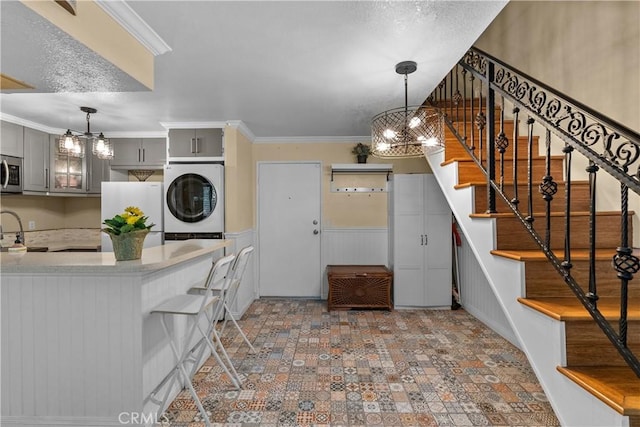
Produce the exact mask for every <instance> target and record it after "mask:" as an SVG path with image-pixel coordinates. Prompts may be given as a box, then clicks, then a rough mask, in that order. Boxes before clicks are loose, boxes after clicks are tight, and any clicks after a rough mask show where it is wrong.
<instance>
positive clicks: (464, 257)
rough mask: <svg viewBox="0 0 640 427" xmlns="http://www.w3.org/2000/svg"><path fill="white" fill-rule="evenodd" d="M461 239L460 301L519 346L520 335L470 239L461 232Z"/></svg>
mask: <svg viewBox="0 0 640 427" xmlns="http://www.w3.org/2000/svg"><path fill="white" fill-rule="evenodd" d="M460 239H461V241H462V246H458V260H459V269H460V284H459V285H458V287H459V290H460V303H461V304H462V306H463V308H464V309H465V310H466V311H467V312H469V313H470V314H472V315H473V316H474V317H476V318H477V319H478V320H480V321H481V322H482V323H484V324H485V325H487V326H488V327H490V328H491V329H493V330H494V331H495V332H497V333H498V334H500V335H501V336H502V337H503V338H504V339H506V340H508V341H509V342H511V343H512V344H513V345H515V346H516V347H520V343H519V341H518V338H517V337H516V335H515V334H514V332H513V329H512V328H511V325H510V324H509V320H508V319H507V316H506V315H505V314H504V310H503V309H502V306H500V304H499V303H498V300H497V298H496V296H495V294H494V293H493V289H492V288H491V285H490V284H489V281H488V280H487V278H486V276H485V275H484V271H482V268H481V267H480V264H479V263H478V260H477V259H476V256H475V254H474V253H473V250H472V249H471V246H469V242H468V241H467V239H466V238H465V236H464V235H463V234H462V233H460Z"/></svg>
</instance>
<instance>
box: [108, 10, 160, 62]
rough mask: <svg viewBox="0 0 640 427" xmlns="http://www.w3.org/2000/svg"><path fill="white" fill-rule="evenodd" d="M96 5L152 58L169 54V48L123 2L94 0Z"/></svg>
mask: <svg viewBox="0 0 640 427" xmlns="http://www.w3.org/2000/svg"><path fill="white" fill-rule="evenodd" d="M96 4H97V5H98V6H100V7H101V8H102V10H104V11H105V12H106V13H107V14H108V15H109V16H111V17H112V18H113V19H114V20H115V21H116V22H117V23H118V24H120V25H121V26H122V28H124V29H125V30H127V31H128V32H129V34H131V35H132V36H133V37H134V38H135V39H136V40H138V41H139V42H140V43H141V44H142V45H143V46H144V47H146V48H147V49H148V50H149V52H151V53H152V54H153V55H154V56H158V55H162V54H163V53H167V52H171V50H172V49H171V47H170V46H169V45H168V44H167V43H166V42H165V41H164V40H162V38H161V37H160V36H159V35H158V33H156V32H155V31H154V30H153V28H151V27H150V26H149V24H147V23H146V22H145V21H144V20H143V19H142V18H141V17H140V15H138V14H137V13H136V12H135V10H133V9H131V6H129V5H128V4H127V3H126V2H125V1H124V0H96Z"/></svg>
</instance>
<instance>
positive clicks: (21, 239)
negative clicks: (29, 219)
mask: <svg viewBox="0 0 640 427" xmlns="http://www.w3.org/2000/svg"><path fill="white" fill-rule="evenodd" d="M3 213H6V214H9V215H13V216H14V217H15V218H16V219H17V220H18V225H19V226H20V232H19V233H18V235H17V237H18V239H19V241H20V242H19V243H22V244H23V245H24V228H22V221H21V220H20V217H19V216H18V214H17V213H15V212H14V211H10V210H6V209H5V210H1V211H0V214H3ZM0 230H2V229H1V228H0Z"/></svg>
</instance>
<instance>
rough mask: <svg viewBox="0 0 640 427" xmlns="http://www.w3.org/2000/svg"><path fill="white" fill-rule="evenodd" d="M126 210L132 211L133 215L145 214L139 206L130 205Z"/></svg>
mask: <svg viewBox="0 0 640 427" xmlns="http://www.w3.org/2000/svg"><path fill="white" fill-rule="evenodd" d="M124 211H125V212H127V213H130V214H131V215H135V216H137V217H141V216H142V215H144V214H143V213H142V211H141V210H140V208H137V207H135V206H129V207H127V208H125V210H124Z"/></svg>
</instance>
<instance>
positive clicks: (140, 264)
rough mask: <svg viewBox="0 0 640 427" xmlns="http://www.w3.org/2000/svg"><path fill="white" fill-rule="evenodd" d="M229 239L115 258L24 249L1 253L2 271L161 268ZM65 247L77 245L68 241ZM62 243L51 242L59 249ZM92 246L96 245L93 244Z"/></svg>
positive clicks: (186, 242) (175, 244) (166, 246)
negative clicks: (130, 258)
mask: <svg viewBox="0 0 640 427" xmlns="http://www.w3.org/2000/svg"><path fill="white" fill-rule="evenodd" d="M229 244H230V241H228V240H183V241H174V242H169V243H165V244H164V245H162V246H156V247H153V248H146V249H143V250H142V258H141V259H139V260H133V261H116V259H115V256H114V255H113V252H74V253H73V254H72V255H71V254H69V253H65V252H55V251H52V246H49V252H27V253H17V254H16V253H1V254H0V266H1V268H2V275H3V276H4V275H6V274H12V273H47V274H49V273H83V274H93V273H108V274H119V273H144V272H153V271H157V270H162V269H164V268H167V267H170V266H173V265H175V264H178V263H180V262H183V261H185V260H188V259H190V258H193V257H197V256H202V255H206V254H208V253H211V252H214V251H217V250H220V249H223V248H225V247H226V246H228V245H229ZM66 245H67V246H66V247H67V248H71V247H74V248H77V247H78V246H72V245H71V244H70V243H67V244H66ZM61 247H62V246H61V245H59V246H57V247H56V246H54V247H53V249H54V250H57V251H60V250H62V249H60V248H61ZM93 248H94V249H95V247H93Z"/></svg>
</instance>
